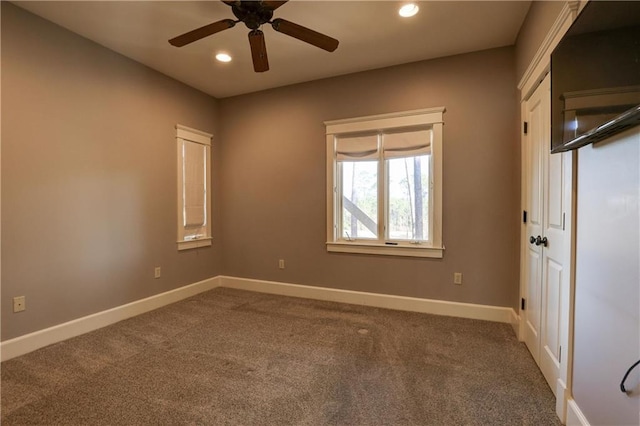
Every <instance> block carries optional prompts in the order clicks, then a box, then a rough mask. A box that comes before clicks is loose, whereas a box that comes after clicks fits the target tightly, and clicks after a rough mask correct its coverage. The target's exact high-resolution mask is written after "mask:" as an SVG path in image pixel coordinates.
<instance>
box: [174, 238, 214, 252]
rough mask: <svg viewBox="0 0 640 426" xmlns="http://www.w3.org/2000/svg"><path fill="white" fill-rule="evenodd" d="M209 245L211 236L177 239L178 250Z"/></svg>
mask: <svg viewBox="0 0 640 426" xmlns="http://www.w3.org/2000/svg"><path fill="white" fill-rule="evenodd" d="M210 245H211V237H206V238H198V239H197V240H187V241H178V250H189V249H194V248H200V247H208V246H210Z"/></svg>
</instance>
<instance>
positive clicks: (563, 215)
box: [562, 213, 566, 231]
mask: <svg viewBox="0 0 640 426" xmlns="http://www.w3.org/2000/svg"><path fill="white" fill-rule="evenodd" d="M565 215H566V213H562V230H563V231H564V219H565Z"/></svg>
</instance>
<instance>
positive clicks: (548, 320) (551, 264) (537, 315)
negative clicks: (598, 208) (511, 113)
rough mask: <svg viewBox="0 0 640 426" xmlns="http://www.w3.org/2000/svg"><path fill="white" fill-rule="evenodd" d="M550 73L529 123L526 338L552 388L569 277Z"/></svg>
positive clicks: (529, 109) (531, 106)
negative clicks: (564, 290)
mask: <svg viewBox="0 0 640 426" xmlns="http://www.w3.org/2000/svg"><path fill="white" fill-rule="evenodd" d="M550 109H551V95H550V78H549V75H547V77H545V79H544V80H543V81H542V83H540V86H538V88H537V89H536V90H535V92H534V93H533V95H532V96H531V97H530V98H529V99H528V100H527V101H526V109H525V115H526V117H525V120H526V121H527V123H528V132H527V133H528V137H527V139H526V142H525V143H526V148H525V149H526V150H527V154H526V155H527V157H526V158H527V171H526V178H527V186H526V188H527V196H526V200H527V201H526V207H527V223H526V229H527V233H526V237H527V238H526V241H525V242H524V243H525V244H526V250H525V252H526V256H525V271H526V272H525V288H524V294H523V297H524V298H525V309H524V311H523V316H524V318H523V319H524V321H525V335H524V340H525V343H526V344H527V347H528V348H529V350H530V351H531V354H532V355H533V358H534V359H535V361H536V362H537V363H538V365H539V367H540V369H541V370H542V373H543V374H544V377H545V378H546V380H547V382H548V383H549V386H550V387H551V390H552V391H553V392H554V394H555V392H556V384H557V383H556V382H557V380H558V377H559V374H560V359H561V358H560V357H561V347H560V326H561V323H560V321H561V309H562V305H561V294H562V293H561V290H562V288H563V286H565V285H567V284H568V283H567V280H566V277H565V275H566V274H565V273H564V269H565V266H564V263H565V262H564V259H563V258H562V257H563V247H564V238H565V233H564V229H563V228H564V216H565V208H564V207H565V206H564V205H563V201H564V194H563V191H564V185H563V176H564V173H563V157H562V156H563V155H565V154H551V153H550V146H551V142H550V135H551V125H550V118H551V113H550Z"/></svg>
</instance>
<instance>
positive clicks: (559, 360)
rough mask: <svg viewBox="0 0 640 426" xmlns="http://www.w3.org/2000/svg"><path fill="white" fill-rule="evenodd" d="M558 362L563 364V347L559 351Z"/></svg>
mask: <svg viewBox="0 0 640 426" xmlns="http://www.w3.org/2000/svg"><path fill="white" fill-rule="evenodd" d="M558 362H560V363H561V362H562V346H560V347H559V349H558Z"/></svg>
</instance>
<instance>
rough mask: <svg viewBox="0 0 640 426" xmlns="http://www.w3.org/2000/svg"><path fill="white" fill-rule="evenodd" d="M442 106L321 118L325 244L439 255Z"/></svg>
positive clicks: (374, 251) (332, 248)
mask: <svg viewBox="0 0 640 426" xmlns="http://www.w3.org/2000/svg"><path fill="white" fill-rule="evenodd" d="M443 112H444V108H434V109H428V110H420V111H409V112H404V113H397V114H386V115H380V116H374V117H363V118H355V119H347V120H338V121H331V122H326V123H325V125H326V129H327V132H326V133H327V250H328V251H333V252H355V253H367V254H384V255H398V256H416V257H442V252H443V246H442V227H441V223H442V177H441V176H442V125H443V123H442V114H443Z"/></svg>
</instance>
